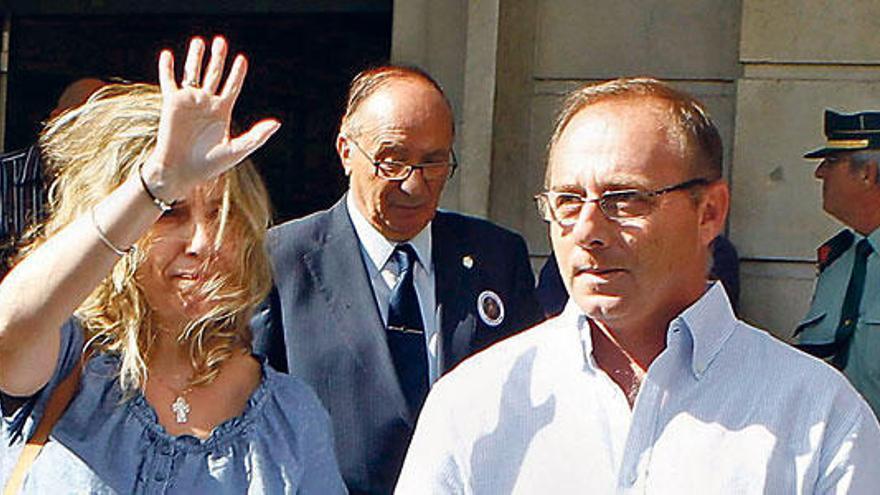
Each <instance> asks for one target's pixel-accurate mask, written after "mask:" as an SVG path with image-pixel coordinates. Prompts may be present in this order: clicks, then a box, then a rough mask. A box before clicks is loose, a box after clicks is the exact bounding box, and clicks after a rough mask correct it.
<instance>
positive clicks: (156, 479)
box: [149, 443, 174, 493]
mask: <svg viewBox="0 0 880 495" xmlns="http://www.w3.org/2000/svg"><path fill="white" fill-rule="evenodd" d="M158 450H159V456H158V457H157V459H156V462H155V464H154V468H153V469H154V471H153V486H152V487H151V489H150V490H149V492H150V493H165V491H166V489H167V488H168V486H167V485H168V479H169V478H170V477H171V466H172V465H173V463H174V446H173V445H171V444H170V443H164V444H163V445H161V446H159V449H158Z"/></svg>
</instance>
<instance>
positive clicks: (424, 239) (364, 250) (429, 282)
mask: <svg viewBox="0 0 880 495" xmlns="http://www.w3.org/2000/svg"><path fill="white" fill-rule="evenodd" d="M345 201H346V206H347V207H348V214H349V217H351V223H352V224H353V225H354V231H355V233H356V234H357V237H358V240H359V241H360V246H361V255H362V256H363V258H364V264H365V265H366V266H367V272H368V274H369V276H370V283H371V284H372V286H373V295H374V296H375V297H376V306H378V308H379V313H380V314H381V315H382V322H383V323H385V324H386V325H387V324H388V304H389V302H390V301H391V289H392V288H394V286H395V285H396V284H397V277H398V273H397V267H396V266H394V262H393V261H392V260H391V255H392V254H393V253H394V248H395V247H396V246H397V244H398V243H396V242H393V241H389V240H388V239H386V238H385V237H384V236H383V235H382V234H380V233H379V231H377V230H376V229H375V227H373V226H372V225H371V224H370V223H369V222H368V221H367V219H366V218H364V215H363V214H362V213H361V211H360V210H359V209H358V207H357V205H356V204H355V202H354V197H353V196H352V195H351V194H350V193H348V194H346V198H345ZM407 243H409V244H411V245H412V246H413V248H415V251H416V255H417V256H418V258H419V259H418V262H417V263H416V264H415V273H414V274H413V282H414V283H415V287H416V295H417V296H418V298H419V308H420V309H421V310H422V322H423V323H424V324H425V346H426V349H427V351H428V383H430V384H433V383H434V382H435V381H437V378H438V377H439V376H440V358H439V356H440V338H439V337H440V332H439V331H438V329H437V297H436V291H435V289H434V287H436V285H435V277H434V263H433V258H432V257H431V223H430V222H429V223H428V225H426V226H425V228H424V229H422V231H421V232H419V233H418V234H417V235H416V236H415V237H413V238H412V239H410V240H409V241H407Z"/></svg>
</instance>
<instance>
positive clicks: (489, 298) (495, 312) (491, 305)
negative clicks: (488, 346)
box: [477, 290, 504, 327]
mask: <svg viewBox="0 0 880 495" xmlns="http://www.w3.org/2000/svg"><path fill="white" fill-rule="evenodd" d="M477 312H478V313H479V314H480V319H481V320H483V323H485V324H486V325H489V326H490V327H497V326H498V325H500V324H501V322H503V321H504V303H503V302H501V297H499V296H498V294H496V293H495V292H493V291H491V290H484V291H483V292H481V293H480V295H479V296H477Z"/></svg>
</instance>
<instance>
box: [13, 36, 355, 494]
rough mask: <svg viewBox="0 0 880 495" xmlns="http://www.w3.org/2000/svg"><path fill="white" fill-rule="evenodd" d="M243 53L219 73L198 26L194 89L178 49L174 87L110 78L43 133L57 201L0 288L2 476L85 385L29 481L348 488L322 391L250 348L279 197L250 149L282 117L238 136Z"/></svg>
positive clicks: (215, 54)
mask: <svg viewBox="0 0 880 495" xmlns="http://www.w3.org/2000/svg"><path fill="white" fill-rule="evenodd" d="M226 51H227V45H226V42H225V40H223V39H222V38H219V37H218V38H215V39H214V41H213V44H212V46H211V55H210V60H209V62H208V63H207V65H206V66H205V67H204V75H202V58H203V55H204V52H205V43H204V42H203V41H202V40H201V39H198V38H196V39H194V40H193V41H192V42H191V44H190V47H189V53H188V55H187V59H186V63H185V66H184V71H183V73H184V75H183V80H182V82H181V84H180V85H178V84H177V82H176V81H175V79H174V62H173V59H172V56H171V54H170V53H169V52H167V51H166V52H163V53H162V54H161V55H160V58H159V82H160V86H161V90H160V89H159V88H157V87H155V86H151V85H145V84H136V85H126V86H120V85H116V86H109V87H106V88H104V89H102V90H101V91H99V92H98V93H97V94H95V95H94V96H93V97H92V98H91V99H90V100H89V101H88V102H87V103H86V104H85V105H83V106H81V107H79V108H77V109H75V110H72V111H69V112H67V113H65V114H63V115H61V116H59V117H56V118H55V119H53V120H52V121H50V122H49V123H48V125H47V128H46V129H45V131H44V132H43V135H42V137H41V144H42V146H43V149H44V151H45V155H46V158H47V160H48V164H49V167H50V170H51V171H52V172H53V173H54V174H55V176H56V179H55V181H54V183H53V186H52V189H51V192H50V208H49V216H48V219H47V220H46V221H45V223H44V224H43V225H42V226H41V229H39V230H38V231H37V232H36V233H35V234H34V236H33V240H32V243H31V245H30V246H28V247H27V248H26V249H25V251H24V253H23V259H22V260H21V261H20V262H19V263H18V264H17V265H16V266H15V268H14V269H13V270H12V271H11V272H10V274H9V275H8V276H7V277H6V279H5V280H3V282H2V284H0V391H2V399H3V400H2V405H3V408H2V412H3V423H2V427H0V442H2V444H0V449H2V450H0V480H3V482H4V483H5V480H6V478H7V477H8V476H9V474H10V472H11V471H12V466H13V465H14V464H15V463H16V462H17V461H18V460H19V459H20V458H22V457H23V456H21V455H20V453H21V451H22V447H21V446H22V444H23V443H24V442H25V441H27V440H28V438H30V437H31V436H32V435H33V433H34V430H35V428H36V426H37V424H38V423H39V422H40V420H41V419H42V416H43V414H44V412H45V411H46V409H47V403H48V402H49V401H50V400H51V398H52V397H53V396H55V395H57V394H59V393H61V392H59V390H58V389H59V384H60V383H64V380H65V379H66V377H68V376H70V375H71V374H73V376H74V379H73V380H69V381H78V383H77V384H76V389H75V390H76V391H75V393H74V394H73V396H72V399H71V400H70V401H69V403H68V404H67V405H66V408H65V409H63V414H62V416H61V417H60V419H58V420H57V422H55V423H54V425H53V426H52V430H51V435H50V437H49V441H48V442H47V443H46V444H45V446H44V447H43V448H42V450H40V451H39V454H38V455H37V457H36V460H34V461H33V463H32V464H31V465H30V467H29V468H28V469H27V474H26V476H25V477H24V480H23V484H22V485H21V490H22V492H23V493H56V492H59V491H63V492H76V493H95V492H97V493H114V492H115V493H146V492H148V493H154V492H155V493H164V492H181V493H206V492H210V493H244V492H248V491H256V492H262V493H321V494H323V493H339V492H344V491H345V488H344V487H343V485H342V481H341V479H340V477H339V474H338V468H337V465H336V460H335V457H334V454H333V443H332V439H331V434H330V426H329V421H328V418H327V415H326V412H325V411H324V410H323V409H322V408H321V406H320V404H319V402H318V400H317V399H316V397H315V396H314V394H313V393H312V392H311V391H310V390H309V389H308V388H307V387H305V386H304V385H302V384H301V383H300V382H298V381H297V380H295V379H293V378H291V377H289V376H286V375H281V374H278V373H276V372H274V371H272V370H271V369H269V368H268V367H267V366H266V365H264V364H262V363H261V362H259V361H258V360H257V359H255V358H254V357H253V356H252V355H251V353H250V340H251V338H250V332H249V330H248V327H247V322H248V319H249V316H250V312H251V310H252V308H253V307H254V305H255V304H256V303H258V302H259V301H260V300H262V299H263V297H264V296H265V295H266V293H267V291H268V289H269V269H268V262H267V258H266V254H265V252H264V249H263V238H264V231H265V229H266V225H267V223H268V219H269V213H268V200H267V195H266V191H265V188H264V186H263V184H262V182H261V180H260V178H259V176H258V175H257V173H256V172H255V170H254V168H253V167H252V166H251V165H250V164H243V165H239V166H237V167H236V164H238V163H239V162H241V161H242V160H244V159H245V158H246V157H247V155H249V154H250V153H251V152H252V151H254V150H255V149H257V148H258V147H259V146H261V145H262V144H263V143H264V142H266V140H267V139H269V137H270V136H271V135H272V134H273V133H274V132H275V130H277V128H278V126H279V123H278V122H277V121H273V120H264V121H262V122H259V123H257V124H256V125H254V126H253V127H252V128H251V129H250V130H249V131H247V132H246V133H245V134H243V135H241V136H238V137H232V136H230V119H231V114H232V109H233V105H234V103H235V100H236V98H237V97H238V93H239V91H240V90H241V85H242V82H243V81H244V77H245V73H246V71H247V64H246V61H245V59H244V57H242V56H238V57H236V59H235V61H234V62H233V64H232V67H231V69H230V70H229V75H228V77H227V79H226V81H225V84H222V85H221V82H222V74H223V71H224V67H223V66H224V61H225V59H226ZM81 357H85V359H84V360H83V361H84V363H83V364H80V361H81ZM62 388H63V387H62ZM50 409H51V407H50Z"/></svg>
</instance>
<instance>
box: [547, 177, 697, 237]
mask: <svg viewBox="0 0 880 495" xmlns="http://www.w3.org/2000/svg"><path fill="white" fill-rule="evenodd" d="M712 182H713V181H711V180H709V179H705V178H702V177H699V178H696V179H691V180H688V181H685V182H681V183H678V184H674V185H671V186H668V187H664V188H661V189H656V190H653V191H641V190H638V189H626V190H622V191H610V192H606V193H604V194H602V195H601V196H599V197H598V198H592V199H590V198H587V197H586V196H584V195H581V194H577V193H572V192H558V191H544V192H542V193H540V194H538V195H536V196H535V203H536V205H537V207H538V212H539V214H540V215H541V218H543V219H544V221H547V222H551V221H553V222H556V223H558V224H559V225H560V226H562V227H571V226H573V225H574V224H575V223H577V221H578V218H580V215H581V210H583V208H584V205H585V204H587V203H596V204H598V205H599V209H600V210H601V211H602V213H603V214H604V215H605V216H606V217H607V218H609V219H611V220H622V219H628V218H639V217H644V216H647V215H648V214H650V213H651V211H653V209H654V206H655V205H656V203H657V198H659V197H660V196H662V195H664V194H666V193H671V192H673V191H683V190H686V189H690V188H692V187H696V186H705V185H708V184H711V183H712Z"/></svg>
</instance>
